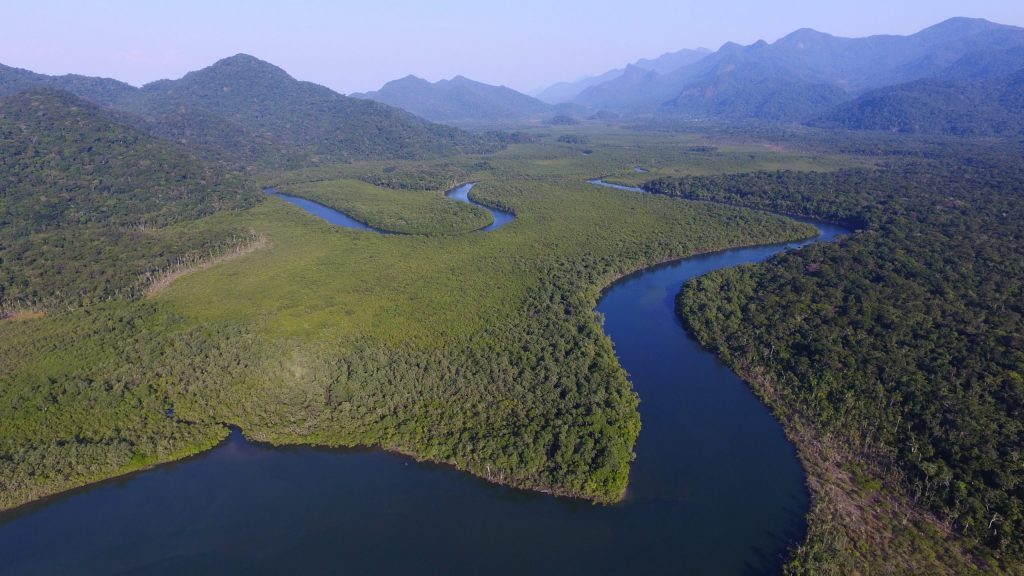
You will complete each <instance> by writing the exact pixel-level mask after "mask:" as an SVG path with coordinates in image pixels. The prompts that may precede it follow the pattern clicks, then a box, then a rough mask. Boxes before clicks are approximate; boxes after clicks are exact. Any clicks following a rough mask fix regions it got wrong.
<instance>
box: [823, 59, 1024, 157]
mask: <svg viewBox="0 0 1024 576" xmlns="http://www.w3.org/2000/svg"><path fill="white" fill-rule="evenodd" d="M1018 58H1019V56H1018ZM1022 94H1024V70H1018V71H1016V73H1014V74H1012V75H1008V76H1004V77H999V78H994V79H985V80H981V81H976V82H969V83H964V82H951V81H947V80H918V81H916V82H910V83H907V84H900V85H897V86H888V87H885V88H880V89H878V90H873V91H871V92H869V93H867V94H865V95H863V96H861V97H859V98H857V99H856V100H854V101H852V102H848V103H845V104H842V105H840V106H838V107H836V109H834V110H831V111H829V112H828V113H827V114H824V115H822V116H821V117H819V118H817V119H816V120H814V121H813V122H812V124H813V125H815V126H820V127H825V128H843V129H847V130H886V131H893V132H903V133H926V134H949V135H953V136H973V137H977V136H993V135H1002V136H1019V135H1021V134H1024V120H1022V118H1024V97H1022Z"/></svg>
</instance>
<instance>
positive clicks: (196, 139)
mask: <svg viewBox="0 0 1024 576" xmlns="http://www.w3.org/2000/svg"><path fill="white" fill-rule="evenodd" d="M37 87H47V88H55V89H59V90H64V91H67V92H70V93H73V94H75V95H77V96H79V97H81V98H84V99H86V100H88V101H91V102H93V103H96V104H99V105H100V106H103V107H105V108H107V109H109V110H110V111H111V112H113V113H115V114H117V115H120V119H121V121H122V122H125V123H128V124H133V125H135V126H136V127H138V128H141V129H143V130H145V131H146V132H148V133H150V134H153V135H155V136H159V137H162V138H165V139H171V140H175V141H178V142H180V143H183V144H187V145H190V146H194V147H196V148H198V149H204V150H206V151H208V152H209V153H211V154H213V155H215V156H221V157H224V158H226V159H229V160H232V161H239V162H245V163H260V164H263V165H270V166H276V165H282V164H289V163H292V162H293V161H299V160H301V161H304V162H316V161H321V160H348V159H359V158H370V157H373V158H416V157H424V156H431V155H439V154H450V153H455V152H458V151H472V150H481V151H483V150H493V149H494V148H495V147H496V146H497V145H499V144H497V143H496V142H495V141H493V140H492V139H491V138H490V137H487V136H482V135H477V134H471V133H468V132H464V131H462V130H458V129H456V128H452V127H449V126H444V125H440V124H434V123H431V122H428V121H426V120H423V119H422V118H419V117H417V116H414V115H413V114H410V113H409V112H406V111H404V110H400V109H398V108H393V107H390V106H386V105H383V104H379V103H376V102H372V101H368V100H360V99H356V98H349V97H347V96H343V95H341V94H338V93H336V92H334V91H332V90H330V89H328V88H326V87H323V86H320V85H317V84H313V83H311V82H300V81H298V80H295V79H294V78H292V77H291V76H289V75H288V74H287V73H286V72H285V71H283V70H281V69H280V68H278V67H276V66H274V65H272V64H269V63H267V62H264V61H262V60H259V59H257V58H254V57H252V56H248V55H245V54H238V55H236V56H232V57H230V58H225V59H223V60H220V61H219V62H216V63H215V64H213V65H212V66H209V67H207V68H204V69H202V70H199V71H196V72H190V73H189V74H186V75H185V76H184V77H183V78H181V79H179V80H160V81H157V82H153V83H151V84H147V85H146V86H143V87H142V88H134V87H132V86H130V85H128V84H125V83H122V82H118V81H116V80H110V79H102V78H88V77H82V76H74V75H69V76H45V75H42V74H35V73H32V72H28V71H25V70H19V69H15V68H10V67H6V66H2V67H0V97H4V96H9V95H12V94H16V93H18V92H21V91H23V90H26V89H31V88H37Z"/></svg>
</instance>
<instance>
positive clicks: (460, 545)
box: [0, 189, 845, 575]
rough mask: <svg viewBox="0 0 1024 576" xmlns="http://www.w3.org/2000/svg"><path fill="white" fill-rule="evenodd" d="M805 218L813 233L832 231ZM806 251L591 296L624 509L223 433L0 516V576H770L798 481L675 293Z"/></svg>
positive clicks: (682, 267) (774, 425) (654, 273)
mask: <svg viewBox="0 0 1024 576" xmlns="http://www.w3.org/2000/svg"><path fill="white" fill-rule="evenodd" d="M465 192H466V193H467V194H468V189H466V190H465ZM282 197H283V196H282ZM284 199H285V200H288V201H289V202H293V203H295V204H297V205H299V206H300V207H303V208H305V209H309V208H307V207H306V206H304V205H303V204H302V203H300V202H296V201H294V200H293V199H289V198H287V197H284ZM316 206H319V205H316ZM321 208H323V207H321ZM328 210H329V209H328ZM314 213H317V214H318V215H321V216H323V214H320V213H318V212H314ZM332 217H333V216H332ZM335 223H338V224H339V225H342V226H348V225H349V224H346V223H344V222H342V221H337V222H335ZM495 223H496V224H497V214H496V218H495ZM356 224H358V225H359V227H361V228H364V229H365V228H366V226H365V225H363V224H359V223H356ZM814 224H815V225H816V226H818V228H819V229H820V230H821V232H822V233H821V235H820V236H819V237H818V238H817V239H816V241H827V240H832V239H833V238H835V237H836V236H837V235H839V234H842V233H845V230H843V229H841V228H838V227H834V226H829V225H825V224H821V223H814ZM803 244H806V242H804V243H799V242H798V243H790V244H783V245H775V246H762V247H757V248H746V249H737V250H727V251H724V252H719V253H714V254H708V255H703V256H697V257H694V258H689V259H686V260H683V261H680V262H676V263H671V264H667V265H662V266H657V267H654V268H650V269H648V270H645V271H642V272H640V273H637V274H634V275H632V276H629V277H627V278H624V279H622V280H621V281H619V282H617V283H615V284H614V285H613V286H611V287H610V288H609V289H608V290H607V291H606V293H605V295H604V296H603V297H602V298H601V301H600V303H599V305H598V311H599V312H601V313H602V314H603V315H604V316H605V330H606V332H607V333H608V334H609V335H610V336H611V338H612V340H613V341H614V342H615V347H616V352H617V354H618V356H619V359H620V361H621V363H622V365H623V366H624V367H625V368H626V370H627V371H628V372H629V374H630V378H631V380H632V381H633V384H634V386H635V388H636V390H637V392H638V393H639V395H640V398H641V401H642V403H641V416H642V421H643V430H642V432H641V435H640V440H639V442H638V444H637V447H636V452H637V459H636V462H635V463H634V465H633V470H632V476H631V484H630V491H629V495H628V497H627V499H626V500H625V501H624V502H623V503H621V504H619V505H616V506H611V507H603V506H594V505H591V504H588V503H584V502H578V501H573V500H567V499H558V498H553V497H550V496H545V495H541V494H533V493H528V492H523V491H518V490H513V489H509V488H504V487H500V486H494V485H491V484H488V483H486V482H484V481H482V480H479V479H477V478H474V477H472V476H469V475H468V474H463V473H459V472H456V471H454V470H451V469H449V468H447V467H443V466H437V465H431V464H422V463H416V462H414V461H412V460H410V459H408V458H405V457H402V456H397V455H392V454H386V453H383V452H380V451H376V450H329V449H317V448H306V447H293V448H273V447H270V446H265V445H260V444H254V443H251V442H248V441H246V440H245V439H244V438H243V437H242V435H241V434H240V433H238V432H237V431H236V432H232V434H231V436H230V438H229V439H228V441H226V442H225V443H224V444H222V445H221V446H219V447H218V448H216V449H214V450H212V451H210V452H208V453H205V454H203V455H201V456H199V457H196V458H193V459H190V460H187V461H183V462H178V463H172V464H168V465H164V466H160V467H157V468H155V469H153V470H149V471H146V472H142V473H139V474H134V475H131V476H128V477H125V478H122V479H117V480H112V481H108V482H104V483H101V484H98V485H95V486H92V487H89V488H86V489H83V490H79V491H75V492H72V493H69V494H65V495H62V496H58V497H55V498H52V499H48V500H46V501H44V502H40V503H36V504H32V505H29V506H26V507H22V508H20V509H18V510H16V511H14V512H12V513H8V514H6V515H2V516H0V574H4V575H14V574H61V575H64V574H136V573H137V574H143V573H144V574H197V573H211V574H212V573H216V574H245V573H264V574H266V573H270V574H280V573H288V574H306V573H313V574H445V575H451V574H473V575H476V574H517V575H518V574H559V575H568V574H588V575H593V574H714V575H737V574H739V575H746V574H764V573H769V574H770V573H777V572H778V571H779V569H780V566H781V563H782V560H783V558H784V556H785V553H786V550H787V548H788V547H789V546H791V545H792V544H793V543H795V542H798V541H799V540H800V539H801V538H802V536H803V534H804V530H805V523H804V518H803V517H804V514H805V513H806V511H807V507H808V495H807V492H806V489H805V485H804V473H803V470H802V469H801V467H800V464H799V462H798V461H797V458H796V453H795V450H794V448H793V446H792V445H791V444H790V443H789V442H788V441H787V440H786V438H785V437H784V435H783V433H782V429H781V427H780V426H779V424H778V422H776V421H775V419H774V418H773V417H772V416H771V414H770V413H769V412H768V410H767V409H766V408H765V407H764V406H763V405H762V404H761V403H760V402H759V401H758V400H757V399H756V398H755V397H754V396H753V394H752V393H751V392H750V391H749V390H748V389H747V387H746V386H745V385H744V384H743V382H741V381H740V380H739V379H738V378H737V377H736V376H735V375H734V374H733V373H732V372H731V371H730V370H729V369H728V368H726V367H725V366H724V365H722V364H721V363H720V362H719V361H718V360H717V358H716V357H715V356H714V355H712V354H710V353H708V352H706V351H704V350H703V349H701V348H700V346H699V345H698V344H697V343H696V342H695V341H694V340H693V339H691V338H690V337H689V336H688V335H687V334H686V332H685V331H684V330H683V328H682V326H681V324H680V322H679V320H678V319H677V317H676V315H675V313H674V298H675V295H676V294H677V293H678V291H679V287H680V285H681V284H682V283H683V282H685V281H686V280H688V279H690V278H693V277H695V276H699V275H701V274H705V273H707V272H710V271H712V270H716V269H719V268H725V267H729V266H736V265H739V264H744V263H749V262H757V261H761V260H764V259H766V258H768V257H770V256H771V255H773V254H775V253H777V252H779V251H781V250H785V249H793V248H796V247H798V246H800V245H803Z"/></svg>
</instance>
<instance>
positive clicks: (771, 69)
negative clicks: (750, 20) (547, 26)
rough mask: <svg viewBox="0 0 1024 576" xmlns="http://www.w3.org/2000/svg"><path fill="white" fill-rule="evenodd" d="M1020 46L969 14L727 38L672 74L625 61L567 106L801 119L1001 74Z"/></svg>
mask: <svg viewBox="0 0 1024 576" xmlns="http://www.w3.org/2000/svg"><path fill="white" fill-rule="evenodd" d="M1022 47H1024V29H1021V28H1017V27H1013V26H1004V25H1001V24H995V23H992V22H988V21H985V20H977V19H967V18H954V19H951V20H948V21H946V22H943V23H941V24H937V25H935V26H932V27H930V28H927V29H925V30H922V31H921V32H918V33H916V34H913V35H910V36H870V37H866V38H839V37H836V36H831V35H829V34H824V33H821V32H817V31H814V30H810V29H802V30H797V31H796V32H793V33H792V34H789V35H787V36H786V37H784V38H782V39H780V40H778V41H776V42H774V43H771V44H769V43H767V42H764V41H760V42H757V43H754V44H751V45H750V46H740V45H738V44H734V43H727V44H725V45H724V46H722V48H721V49H719V50H718V51H717V52H715V53H714V54H711V55H709V56H707V57H705V58H702V59H701V60H699V61H697V62H695V63H693V64H689V65H685V66H681V67H679V68H676V69H675V70H672V71H667V72H662V71H657V70H648V69H643V68H640V67H632V68H629V69H627V70H625V71H624V72H623V73H622V74H620V75H618V76H616V77H615V78H613V79H611V80H608V81H605V82H603V83H600V84H597V85H594V86H590V87H588V88H586V89H585V90H583V91H582V92H581V93H580V94H579V95H578V96H577V97H576V98H575V99H574V102H576V103H579V104H582V105H585V106H587V107H588V108H589V109H591V110H609V111H613V112H621V113H631V114H640V115H650V114H657V115H659V116H669V117H683V118H709V117H710V118H726V119H738V118H755V119H760V120H783V121H793V120H805V119H808V118H812V117H815V116H817V115H820V114H822V113H824V112H825V111H827V110H828V109H830V108H831V107H833V106H834V105H837V104H839V103H841V102H843V101H845V100H850V99H853V98H854V97H856V96H857V95H859V94H862V93H864V92H866V91H869V90H872V89H876V88H880V87H884V86H891V85H894V84H900V83H905V82H911V81H915V80H920V79H925V78H932V77H940V78H941V77H947V76H948V77H949V78H953V77H954V76H956V75H959V76H961V77H962V76H964V75H968V74H974V75H975V76H974V77H972V78H964V79H978V78H977V75H981V76H984V77H986V78H990V77H992V76H994V75H999V74H1003V75H1005V74H1008V73H1010V72H1012V71H1014V70H1015V69H1014V68H1013V65H1014V64H1013V63H1014V62H1017V63H1019V62H1020V58H1019V57H1020V49H1021V48H1022Z"/></svg>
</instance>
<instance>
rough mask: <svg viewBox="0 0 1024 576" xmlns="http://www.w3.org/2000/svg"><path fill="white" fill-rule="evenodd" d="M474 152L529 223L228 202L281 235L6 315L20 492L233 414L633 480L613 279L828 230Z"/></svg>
mask: <svg viewBox="0 0 1024 576" xmlns="http://www.w3.org/2000/svg"><path fill="white" fill-rule="evenodd" d="M558 153H559V154H561V153H562V152H558ZM464 162H465V166H467V167H473V166H475V167H476V168H475V169H474V170H475V171H474V172H473V174H471V176H472V178H473V179H475V180H479V181H480V183H479V184H478V185H477V187H476V188H475V189H474V194H476V195H478V197H480V198H481V200H483V201H485V202H488V203H494V204H495V205H500V206H505V207H509V208H511V209H513V210H515V212H516V214H517V220H516V221H515V222H514V223H513V224H511V225H509V226H506V227H505V228H502V229H501V230H500V231H497V232H494V233H490V234H472V235H460V236H436V237H431V236H395V235H392V236H381V235H377V234H373V233H367V232H359V231H352V230H346V229H340V228H337V227H333V226H331V225H329V224H327V223H324V222H322V221H321V220H319V219H317V218H315V217H312V216H310V215H307V214H305V213H303V212H301V211H300V210H298V209H297V208H295V207H293V206H290V205H288V204H285V203H283V202H280V201H277V200H269V201H266V202H263V203H262V204H260V205H258V206H256V207H254V208H252V209H249V210H247V211H246V212H244V213H231V214H225V215H223V216H222V217H224V218H225V219H228V220H230V221H231V222H233V223H234V225H236V226H238V227H240V228H243V229H246V230H253V231H255V232H256V233H258V234H262V235H265V236H266V237H267V239H268V244H269V246H268V247H267V248H265V249H263V250H260V251H257V252H253V253H250V254H248V255H245V256H244V257H241V258H238V259H235V260H233V261H230V262H225V263H222V264H220V265H218V266H215V267H212V268H210V269H208V270H204V271H202V272H199V273H195V274H191V275H188V276H185V277H182V278H180V279H178V280H177V281H175V283H174V284H172V285H171V286H170V287H169V289H167V290H166V291H164V292H163V293H161V294H160V295H158V296H156V297H154V298H152V299H147V300H143V301H136V302H128V301H118V302H111V303H107V304H103V305H97V306H91V307H88V308H85V309H79V310H73V311H68V312H62V313H55V314H49V315H47V316H45V317H43V318H39V319H35V320H31V321H24V322H5V323H2V324H0V342H2V346H0V362H2V363H3V365H4V366H5V370H4V372H3V374H2V375H0V378H2V380H0V416H2V417H0V421H2V422H3V424H0V426H3V428H2V429H0V438H2V439H3V440H2V442H3V444H2V445H0V454H2V455H3V456H2V457H0V484H2V485H3V486H4V490H3V491H2V494H3V498H4V500H3V502H2V505H3V506H4V507H9V506H13V505H16V504H18V503H21V502H24V501H26V500H28V499H31V498H33V497H37V496H40V495H42V494H47V493H52V492H55V491H58V490H63V489H66V488H67V487H69V486H72V485H77V484H81V483H84V482H86V481H89V480H92V479H97V478H100V477H103V476H110V475H114V474H118V473H121V472H124V471H126V470H131V469H134V468H135V467H137V466H140V465H144V464H149V463H153V462H158V461H165V460H168V459H172V458H175V457H177V456H179V455H182V454H187V453H191V452H193V451H196V450H200V449H203V448H204V447H207V446H209V445H210V444H211V443H212V442H214V441H216V439H217V438H220V437H221V436H222V435H223V433H224V427H223V426H224V423H230V424H235V425H238V426H240V427H241V428H242V429H243V430H244V431H245V432H246V434H247V435H248V436H250V437H252V438H256V439H260V440H267V441H271V442H275V443H310V444H323V445H334V446H338V445H345V446H349V445H379V446H383V447H385V448H388V449H392V450H396V451H401V452H406V453H411V454H415V455H417V456H418V457H421V458H428V459H431V460H436V461H440V462H446V463H450V464H452V465H455V466H458V467H460V468H462V469H466V470H469V471H472V472H473V473H476V474H478V475H481V476H484V477H487V478H490V479H492V480H494V481H498V482H503V483H507V484H512V485H516V486H522V487H530V488H535V489H541V490H547V491H550V492H554V493H559V494H567V495H575V496H580V497H585V498H591V499H595V500H599V501H614V500H616V499H618V498H619V497H620V496H621V495H622V493H623V491H624V489H625V487H626V482H627V478H628V471H629V462H630V460H631V459H632V446H633V443H634V441H635V439H636V435H637V433H638V430H639V426H640V422H639V416H638V412H637V398H636V396H635V395H634V393H633V392H632V391H631V388H630V385H629V382H628V380H627V379H626V375H625V374H624V373H623V371H622V369H621V367H620V366H619V365H618V362H617V361H616V359H615V356H614V354H613V351H612V348H611V343H610V342H609V340H608V339H607V337H605V336H604V335H603V333H602V331H601V325H600V319H599V318H598V317H597V315H596V314H595V313H594V312H593V309H594V306H595V304H596V301H597V298H598V296H599V293H600V289H601V288H602V287H603V286H605V285H607V284H608V283H609V282H610V281H611V280H613V279H614V278H616V277H618V276H620V275H622V274H625V273H627V272H629V271H632V270H635V269H638V268H640V267H643V266H647V265H649V264H652V263H655V262H660V261H663V260H666V259H671V258H677V257H680V256H685V255H687V254H692V253H695V252H702V251H707V250H712V249H716V248H721V247H725V246H732V245H738V244H752V243H762V242H768V241H775V240H780V239H783V238H795V237H801V236H806V235H807V233H808V229H807V227H805V226H803V225H798V224H795V223H792V222H790V221H787V220H785V219H782V218H778V217H774V216H770V215H766V214H759V213H753V212H749V211H743V210H739V209H735V208H729V207H723V206H713V205H705V204H682V203H678V202H675V201H673V200H670V199H666V198H658V197H655V196H649V195H636V194H630V193H624V192H618V191H614V190H603V189H598V188H596V187H594V186H590V185H587V184H585V183H583V182H582V179H578V178H576V177H575V176H573V177H572V178H571V179H570V180H565V179H559V178H556V177H551V176H544V175H543V174H537V173H535V172H533V171H532V169H533V165H532V164H531V163H530V162H524V161H523V160H522V159H519V158H516V159H509V160H506V159H502V158H493V164H490V165H485V164H481V160H480V159H478V158H466V159H465V160H464ZM537 166H538V167H540V168H542V169H543V170H546V168H545V167H544V164H543V163H540V164H538V165H537ZM485 167H486V170H485V169H484V168H485ZM386 168H387V166H383V167H381V166H378V167H377V168H372V169H371V168H367V167H366V166H351V169H352V170H354V171H357V172H358V171H363V172H364V174H365V173H366V172H372V173H373V174H380V173H384V172H385V169H386ZM339 170H340V168H339ZM394 172H395V171H392V173H394ZM409 173H410V174H415V173H417V171H416V170H410V171H409ZM294 176H295V175H293V177H294ZM323 186H325V187H327V188H328V189H330V188H332V187H334V186H342V187H344V188H345V189H346V190H350V191H351V190H357V191H358V190H359V188H360V187H358V186H355V185H353V184H352V183H350V182H347V183H340V184H339V183H334V184H323ZM367 191H368V189H365V188H364V189H363V193H367ZM386 192H387V191H381V190H376V189H374V190H373V191H372V194H382V193H386ZM390 193H391V194H405V193H408V194H422V193H417V192H406V191H401V192H390ZM338 197H339V198H340V197H342V194H339V195H338ZM434 198H436V197H434ZM434 198H432V199H431V201H433V199H434ZM409 207H410V209H414V208H415V209H417V210H418V209H428V207H429V203H423V204H415V205H414V204H412V203H410V204H409ZM610 214H616V215H621V216H623V217H619V218H609V215H610ZM228 216H230V218H228ZM76 326H81V327H86V326H87V327H88V329H71V330H69V329H68V328H69V327H72V328H74V327H76ZM171 407H173V416H170V417H169V416H167V410H168V409H170V408H171ZM157 439H162V443H161V442H157Z"/></svg>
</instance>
